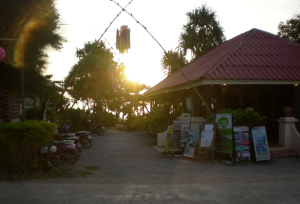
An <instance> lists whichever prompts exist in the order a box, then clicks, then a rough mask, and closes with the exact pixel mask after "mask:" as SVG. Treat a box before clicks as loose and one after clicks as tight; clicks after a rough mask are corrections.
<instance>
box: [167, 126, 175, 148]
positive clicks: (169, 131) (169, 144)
mask: <svg viewBox="0 0 300 204" xmlns="http://www.w3.org/2000/svg"><path fill="white" fill-rule="evenodd" d="M173 145H174V141H173V126H168V129H167V139H166V149H165V151H166V152H173Z"/></svg>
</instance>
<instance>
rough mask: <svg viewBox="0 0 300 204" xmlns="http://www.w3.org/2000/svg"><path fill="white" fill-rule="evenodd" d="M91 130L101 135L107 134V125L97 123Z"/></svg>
mask: <svg viewBox="0 0 300 204" xmlns="http://www.w3.org/2000/svg"><path fill="white" fill-rule="evenodd" d="M91 132H92V133H96V134H99V135H100V136H103V135H104V134H105V127H104V126H103V125H102V124H101V123H99V124H95V125H94V126H93V128H92V130H91Z"/></svg>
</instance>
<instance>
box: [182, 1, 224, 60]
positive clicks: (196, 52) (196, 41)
mask: <svg viewBox="0 0 300 204" xmlns="http://www.w3.org/2000/svg"><path fill="white" fill-rule="evenodd" d="M186 15H187V17H188V22H187V24H186V25H184V26H183V31H182V33H181V34H180V37H179V47H180V48H181V49H182V51H183V53H184V55H186V53H187V51H188V50H190V51H191V52H192V54H193V59H194V58H197V57H199V56H201V55H202V54H204V53H206V52H207V51H209V50H210V49H212V48H214V47H216V46H217V45H219V44H220V43H222V42H224V41H225V36H224V33H223V28H222V27H221V26H220V23H219V22H218V21H217V20H216V17H217V16H216V13H215V12H214V11H212V10H211V9H210V8H208V7H207V6H206V5H202V6H201V7H199V8H196V9H195V10H192V11H191V12H187V13H186Z"/></svg>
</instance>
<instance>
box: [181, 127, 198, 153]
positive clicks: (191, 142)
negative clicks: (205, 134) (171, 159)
mask: <svg viewBox="0 0 300 204" xmlns="http://www.w3.org/2000/svg"><path fill="white" fill-rule="evenodd" d="M197 139H198V132H196V131H187V141H186V144H185V148H184V152H183V156H185V157H191V158H193V157H194V154H195V149H196V145H197Z"/></svg>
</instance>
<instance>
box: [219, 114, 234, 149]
mask: <svg viewBox="0 0 300 204" xmlns="http://www.w3.org/2000/svg"><path fill="white" fill-rule="evenodd" d="M216 120H217V123H218V125H219V128H220V131H221V133H222V135H223V137H224V139H225V142H226V144H227V147H228V148H229V151H230V153H232V150H233V146H232V115H231V113H220V114H216ZM221 152H224V153H228V150H227V148H226V146H225V144H224V141H223V140H222V139H221Z"/></svg>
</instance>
